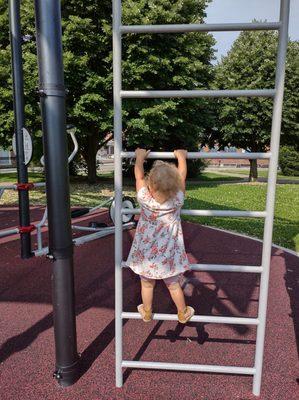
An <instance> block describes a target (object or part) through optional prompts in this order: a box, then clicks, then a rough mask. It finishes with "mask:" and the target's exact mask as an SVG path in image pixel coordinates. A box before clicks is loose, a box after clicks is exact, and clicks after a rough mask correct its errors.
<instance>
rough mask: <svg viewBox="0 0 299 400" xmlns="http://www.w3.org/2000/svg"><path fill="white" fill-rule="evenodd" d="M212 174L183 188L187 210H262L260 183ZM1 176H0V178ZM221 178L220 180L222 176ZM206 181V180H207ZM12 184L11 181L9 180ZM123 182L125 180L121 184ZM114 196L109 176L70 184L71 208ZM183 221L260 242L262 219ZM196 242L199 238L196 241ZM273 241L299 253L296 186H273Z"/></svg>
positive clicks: (37, 197)
mask: <svg viewBox="0 0 299 400" xmlns="http://www.w3.org/2000/svg"><path fill="white" fill-rule="evenodd" d="M214 175H215V174H213V173H211V174H210V173H205V174H203V176H204V179H203V182H202V183H200V184H198V183H196V184H195V183H192V181H190V182H189V183H188V185H187V191H186V201H185V205H184V208H187V209H210V210H226V209H227V210H244V211H245V210H248V211H249V210H252V211H253V210H254V211H262V210H264V209H265V204H266V189H267V186H266V184H264V183H235V184H233V183H232V184H230V183H224V184H222V183H221V182H218V181H217V180H216V181H215V180H214V179H215V176H214ZM0 177H1V175H0ZM219 178H221V181H223V176H221V177H219V176H218V178H217V179H219ZM31 179H32V180H35V181H41V180H43V179H42V175H41V174H34V175H33V176H32V177H31ZM209 179H210V180H209ZM12 182H14V180H12ZM125 182H126V181H125ZM29 193H30V204H31V205H45V203H46V196H45V192H44V189H38V190H32V191H30V192H29ZM124 194H125V195H128V196H133V197H135V188H134V185H133V183H131V184H129V183H128V184H125V185H124ZM113 195H114V191H113V180H112V179H111V175H110V176H107V177H104V179H103V180H102V182H101V181H100V182H99V183H98V184H96V185H88V184H87V183H85V182H82V181H81V180H80V179H75V180H74V182H73V183H71V184H70V196H71V205H72V206H83V207H94V206H96V205H98V204H100V203H101V202H102V201H103V200H105V199H108V198H109V197H111V196H113ZM17 201H18V194H17V192H15V191H6V192H5V193H4V195H3V196H2V199H1V201H0V205H1V204H2V205H3V204H5V205H15V204H17ZM183 218H184V219H185V220H189V221H194V222H198V223H200V224H203V225H210V226H215V227H219V228H223V229H227V230H230V231H234V232H239V233H244V234H247V235H249V236H254V237H257V238H260V239H262V236H263V228H264V220H263V219H261V218H223V217H222V218H221V217H219V218H216V217H191V216H184V217H183ZM199 240H200V238H199ZM273 242H274V243H275V244H278V245H281V246H284V247H287V248H290V249H293V250H297V251H298V250H299V186H298V185H295V184H293V185H291V184H285V185H277V190H276V209H275V218H274V231H273Z"/></svg>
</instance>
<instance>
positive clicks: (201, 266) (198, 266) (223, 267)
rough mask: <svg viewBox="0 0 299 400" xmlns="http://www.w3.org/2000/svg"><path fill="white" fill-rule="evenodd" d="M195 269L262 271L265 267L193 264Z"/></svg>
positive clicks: (192, 267)
mask: <svg viewBox="0 0 299 400" xmlns="http://www.w3.org/2000/svg"><path fill="white" fill-rule="evenodd" d="M191 269H192V270H193V271H215V272H246V273H247V272H251V273H259V274H260V273H262V272H263V267H260V266H255V265H225V264H191Z"/></svg>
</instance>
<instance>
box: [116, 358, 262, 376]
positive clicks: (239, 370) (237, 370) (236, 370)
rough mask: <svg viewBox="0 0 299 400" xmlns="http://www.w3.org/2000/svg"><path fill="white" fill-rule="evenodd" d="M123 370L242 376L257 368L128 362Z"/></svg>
mask: <svg viewBox="0 0 299 400" xmlns="http://www.w3.org/2000/svg"><path fill="white" fill-rule="evenodd" d="M121 366H122V367H123V368H146V369H167V370H173V371H194V372H212V373H213V372H214V373H216V374H240V375H254V374H255V372H256V369H255V368H250V367H234V366H228V365H204V364H203V365H201V364H179V363H168V362H153V361H127V360H123V362H122V363H121Z"/></svg>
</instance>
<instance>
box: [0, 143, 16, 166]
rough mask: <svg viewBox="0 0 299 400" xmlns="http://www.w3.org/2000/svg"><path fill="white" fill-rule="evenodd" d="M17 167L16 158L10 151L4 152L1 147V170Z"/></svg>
mask: <svg viewBox="0 0 299 400" xmlns="http://www.w3.org/2000/svg"><path fill="white" fill-rule="evenodd" d="M14 166H15V157H14V154H13V153H12V152H11V151H10V150H4V149H3V148H2V147H0V169H5V168H11V167H14Z"/></svg>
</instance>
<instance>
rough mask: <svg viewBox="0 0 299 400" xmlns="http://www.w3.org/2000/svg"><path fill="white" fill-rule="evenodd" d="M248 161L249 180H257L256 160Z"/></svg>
mask: <svg viewBox="0 0 299 400" xmlns="http://www.w3.org/2000/svg"><path fill="white" fill-rule="evenodd" d="M249 161H250V172H249V182H256V181H257V177H258V175H257V160H249Z"/></svg>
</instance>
